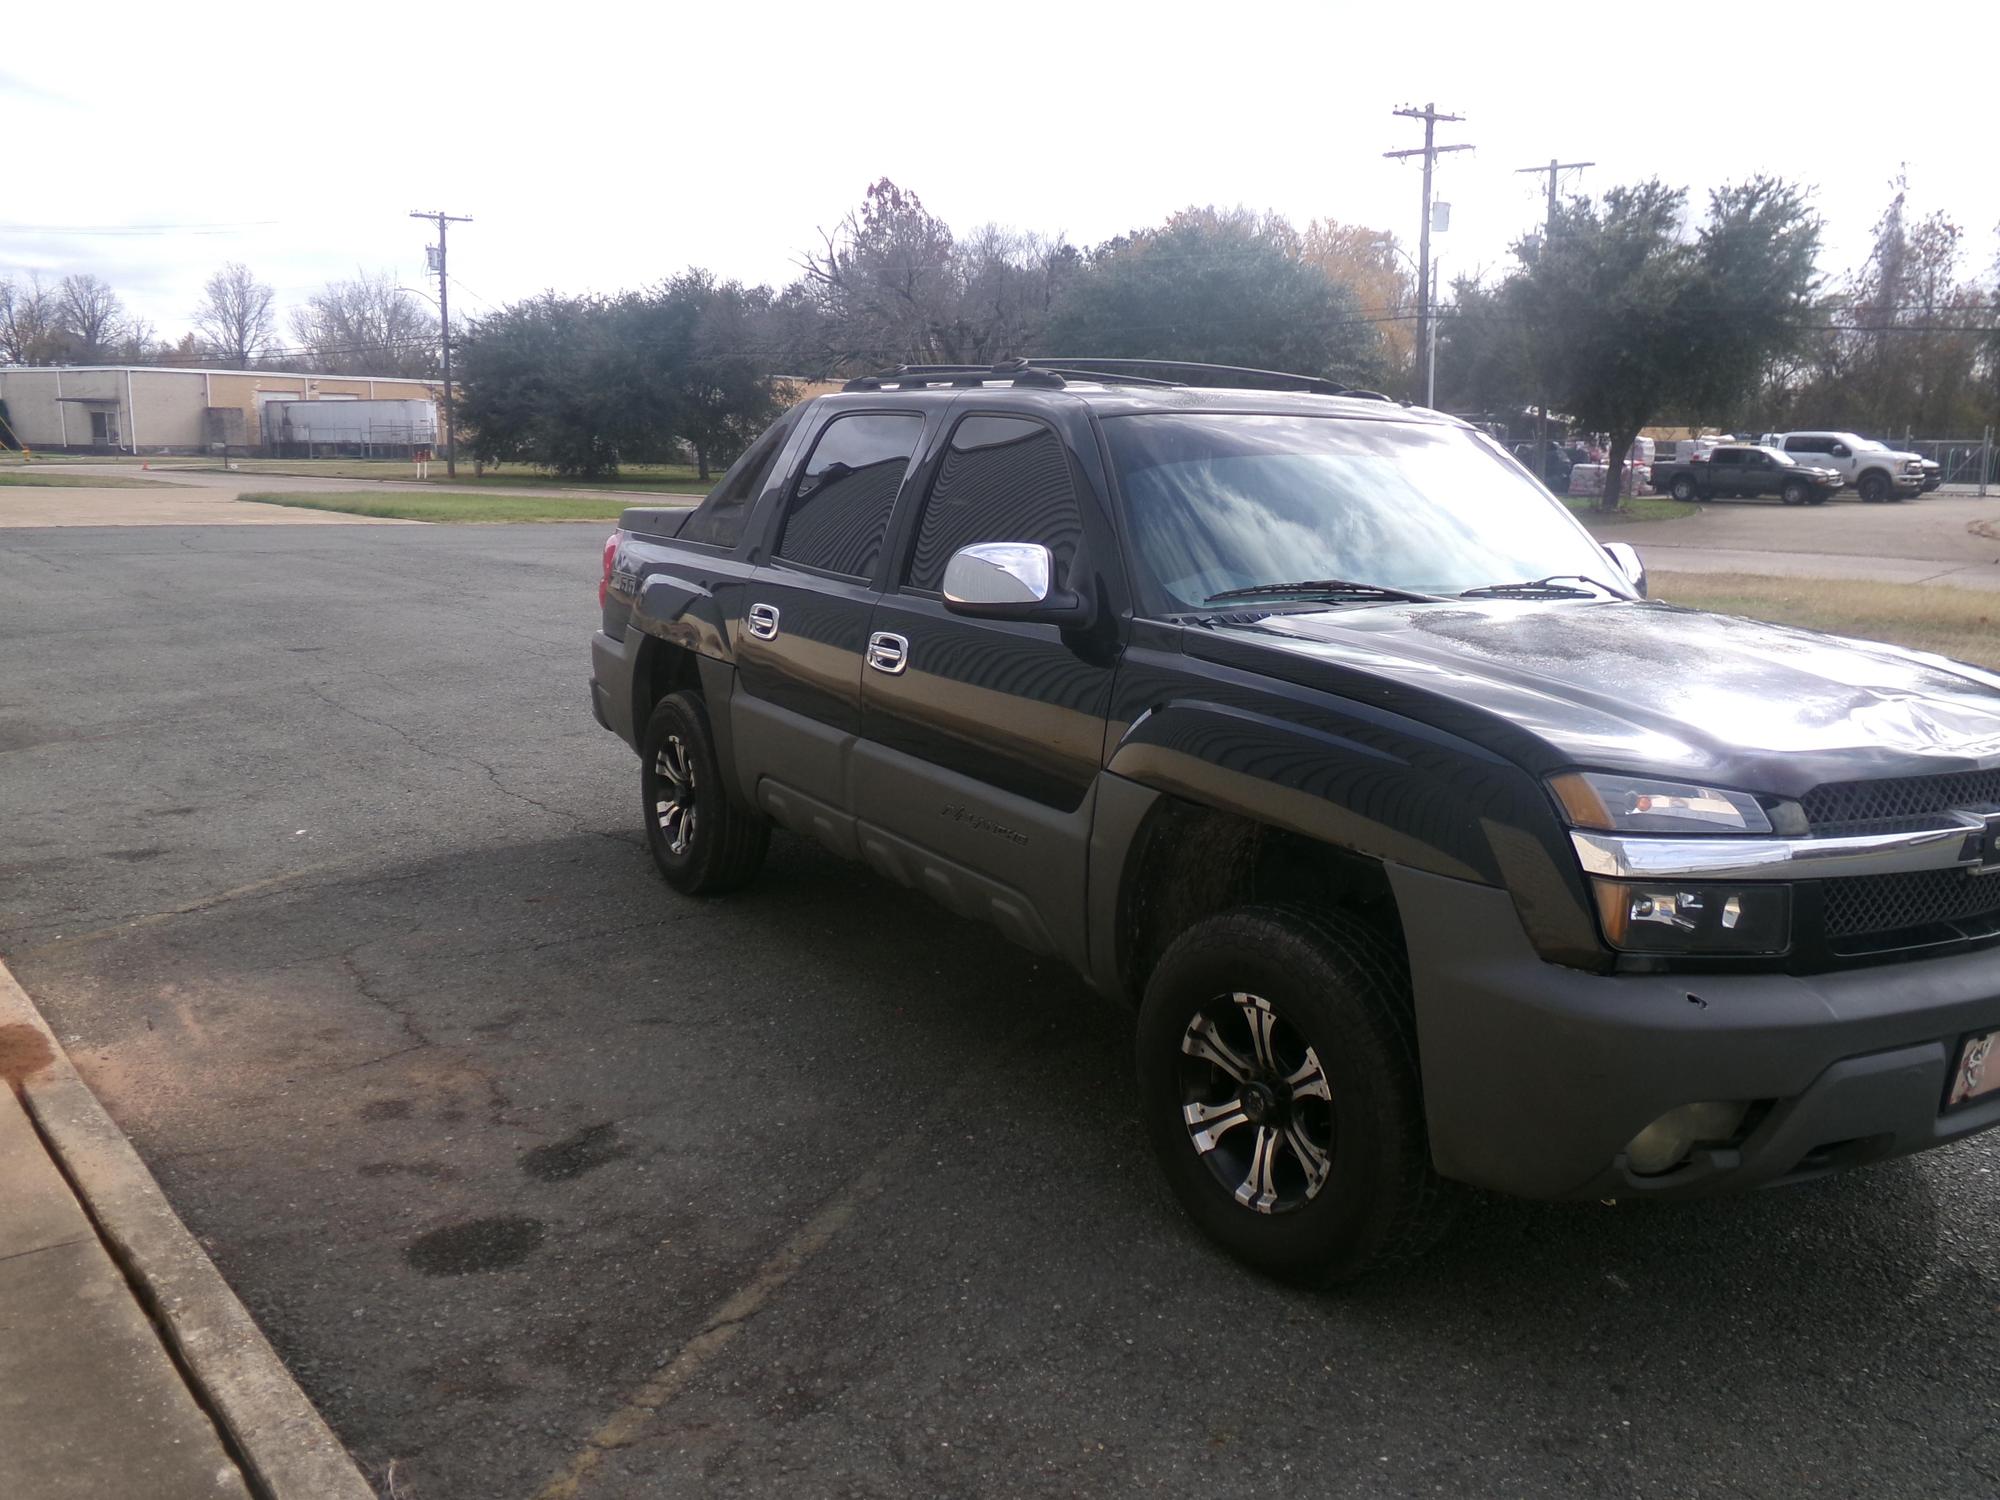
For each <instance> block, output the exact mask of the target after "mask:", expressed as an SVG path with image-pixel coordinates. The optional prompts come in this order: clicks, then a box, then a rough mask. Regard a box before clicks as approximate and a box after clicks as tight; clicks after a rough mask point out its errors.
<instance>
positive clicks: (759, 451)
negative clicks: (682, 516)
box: [680, 414, 797, 547]
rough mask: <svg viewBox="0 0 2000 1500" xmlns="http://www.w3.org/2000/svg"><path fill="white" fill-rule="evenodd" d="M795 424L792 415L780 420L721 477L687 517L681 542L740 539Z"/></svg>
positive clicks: (719, 543)
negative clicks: (751, 508) (720, 480)
mask: <svg viewBox="0 0 2000 1500" xmlns="http://www.w3.org/2000/svg"><path fill="white" fill-rule="evenodd" d="M796 421H797V418H796V417H795V416H793V415H789V414H788V415H786V416H783V417H780V418H779V419H778V420H777V421H776V422H774V423H772V424H771V426H770V428H769V429H768V430H767V431H766V432H765V433H764V435H763V436H762V437H760V438H758V439H757V441H756V442H754V443H752V444H751V445H750V446H749V447H748V448H746V449H744V451H743V456H742V457H741V458H739V459H737V460H736V462H735V463H733V464H731V465H730V466H729V472H728V473H727V474H724V475H723V476H722V482H721V483H720V484H718V485H716V487H715V488H714V489H713V490H711V491H709V495H708V498H707V499H706V500H704V501H702V502H701V504H700V506H699V507H697V508H696V510H695V513H694V514H693V515H691V516H689V517H688V519H687V525H685V526H683V527H682V528H681V533H680V540H682V541H684V542H707V543H709V544H710V545H712V546H716V547H734V546H735V545H736V543H737V541H738V540H739V539H740V538H741V537H742V535H743V523H744V522H745V521H747V520H749V518H750V507H751V506H753V505H755V504H756V503H757V497H758V496H759V495H761V494H763V493H764V485H765V484H766V483H767V482H768V481H769V479H770V477H771V466H772V465H773V464H775V463H777V461H778V454H779V453H780V452H782V451H783V450H784V446H785V438H786V437H787V436H788V435H789V434H790V433H791V430H792V428H793V426H794V425H795V424H796Z"/></svg>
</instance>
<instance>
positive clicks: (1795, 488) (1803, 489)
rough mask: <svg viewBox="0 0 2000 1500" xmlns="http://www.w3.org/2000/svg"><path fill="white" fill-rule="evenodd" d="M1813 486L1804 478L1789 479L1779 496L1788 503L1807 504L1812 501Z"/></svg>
mask: <svg viewBox="0 0 2000 1500" xmlns="http://www.w3.org/2000/svg"><path fill="white" fill-rule="evenodd" d="M1812 497H1813V492H1812V486H1811V485H1809V484H1807V483H1806V482H1805V481H1804V480H1803V479H1792V480H1787V481H1786V483H1785V488H1784V492H1783V493H1782V494H1781V495H1780V496H1779V497H1778V498H1779V499H1781V500H1783V501H1784V502H1785V504H1787V505H1807V504H1810V503H1811V501H1812Z"/></svg>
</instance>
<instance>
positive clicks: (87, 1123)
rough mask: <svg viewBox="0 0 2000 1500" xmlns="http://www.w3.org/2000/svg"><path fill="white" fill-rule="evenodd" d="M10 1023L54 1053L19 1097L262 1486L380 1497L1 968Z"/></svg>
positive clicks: (297, 1494)
mask: <svg viewBox="0 0 2000 1500" xmlns="http://www.w3.org/2000/svg"><path fill="white" fill-rule="evenodd" d="M7 1026H24V1027H29V1028H32V1029H33V1030H34V1031H35V1032H37V1033H39V1034H40V1035H41V1037H42V1038H43V1039H44V1041H46V1042H47V1044H48V1051H49V1056H50V1058H51V1060H50V1061H49V1062H47V1063H45V1064H43V1065H42V1066H40V1067H38V1068H36V1069H34V1070H33V1071H32V1072H30V1073H28V1074H27V1076H25V1077H23V1078H22V1079H20V1080H19V1083H18V1088H19V1092H20V1096H21V1101H22V1103H23V1104H24V1105H25V1106H26V1108H27V1110H28V1113H29V1114H30V1115H31V1116H32V1117H33V1119H34V1122H35V1126H36V1128H37V1129H38V1130H40V1132H41V1133H42V1136H43V1139H44V1140H45V1141H46V1142H47V1144H48V1146H49V1149H50V1151H51V1153H52V1154H53V1155H54V1157H55V1159H56V1164H57V1165H58V1166H59V1167H61V1169H62V1171H63V1173H64V1175H65V1176H67V1177H68V1178H69V1180H70V1183H71V1185H72V1187H73V1188H74V1189H75V1191H76V1195H77V1197H78V1198H80V1199H81V1200H82V1201H83V1205H84V1208H85V1210H86V1211H87V1212H88V1213H89V1215H90V1217H91V1219H92V1220H93V1221H95V1223H96V1225H97V1229H98V1232H99V1234H101V1235H102V1236H103V1238H104V1241H105V1243H106V1244H107V1245H108V1246H109V1247H110V1249H111V1252H112V1254H113V1256H114V1257H115V1258H116V1259H117V1261H118V1262H119V1264H120V1265H121V1266H122V1267H123V1269H124V1271H125V1274H126V1275H127V1277H128V1278H130V1280H131V1281H132V1283H133V1285H134V1286H135V1287H136V1288H137V1289H138V1292H139V1296H140V1299H141V1301H143V1302H144V1303H145V1304H146V1310H147V1311H148V1312H149V1313H150V1314H151V1315H152V1316H153V1319H154V1321H155V1322H156V1323H158V1325H159V1327H160V1330H161V1332H162V1334H163V1335H164V1337H165V1338H166V1340H167V1343H168V1344H169V1346H170V1347H171V1348H172V1349H173V1351H174V1355H175V1357H176V1358H177V1359H178V1360H179V1361H180V1364H181V1367H182V1369H183V1370H185V1371H186V1372H187V1373H188V1375H189V1376H190V1377H191V1381H190V1383H191V1384H192V1385H193V1387H194V1391H195V1395H196V1397H197V1399H199V1400H200V1401H201V1403H202V1405H203V1406H205V1407H206V1408H207V1409H208V1411H209V1414H210V1415H211V1416H212V1417H213V1418H214V1419H215V1421H216V1424H217V1425H218V1426H219V1427H221V1428H222V1430H223V1432H224V1434H225V1435H226V1437H227V1438H228V1440H229V1441H230V1443H231V1444H232V1445H233V1447H234V1448H235V1450H236V1454H237V1456H238V1458H239V1460H240V1461H241V1463H242V1465H243V1468H244V1471H245V1474H246V1477H247V1478H248V1479H249V1480H250V1483H251V1484H252V1486H253V1487H254V1488H255V1489H256V1491H257V1493H258V1494H259V1495H260V1496H262V1497H264V1500H375V1489H374V1486H372V1485H371V1484H369V1483H368V1481H367V1480H366V1479H364V1478H363V1477H362V1475H361V1471H360V1470H359V1469H358V1468H356V1467H355V1464H354V1460H353V1459H352V1458H350V1457H349V1456H348V1453H347V1450H346V1449H345V1448H343V1447H342V1446H341V1444H340V1440H339V1439H338V1438H336V1437H335V1436H334V1435H333V1430H332V1429H331V1428H330V1427H328V1426H327V1425H326V1422H325V1420H324V1419H323V1418H322V1417H321V1416H320V1414H319V1413H318V1412H317V1411H316V1410H314V1408H313V1404H312V1402H310V1401H309V1400H307V1399H306V1394H305V1392H304V1391H302V1390H300V1389H299V1387H298V1383H297V1382H296V1381H294V1380H293V1379H292V1375H291V1372H290V1371H289V1370H287V1369H286V1368H285V1365H284V1361H282V1360H280V1359H279V1358H278V1355H277V1352H276V1351H275V1350H274V1349H272V1347H271V1345H270V1343H269V1341H268V1340H266V1339H265V1337H264V1335H263V1333H262V1331H261V1330H259V1328H258V1327H257V1324H256V1323H255V1321H253V1320H252V1318H251V1316H250V1313H249V1310H248V1309H247V1308H245V1307H244V1306H243V1304H242V1303H241V1302H239V1301H238V1300H237V1298H236V1294H235V1293H234V1292H232V1291H231V1290H230V1289H229V1285H228V1283H226V1282H225V1281H224V1280H223V1279H222V1275H221V1273H220V1272H218V1271H217V1270H216V1269H215V1265H214V1263H213V1262H212V1261H210V1260H209V1258H208V1256H207V1254H206V1253H204V1252H203V1250H202V1248H201V1246H200V1245H199V1244H197V1243H196V1241H195V1238H194V1236H193V1235H192V1234H190V1233H189V1232H188V1229H187V1226H186V1225H184V1224H183V1223H181V1221H180V1218H179V1216H178V1215H176V1214H175V1213H174V1211H173V1209H172V1207H171V1206H169V1205H168V1203H167V1200H166V1195H165V1194H163V1193H162V1192H161V1191H160V1185H159V1184H158V1183H157V1182H155V1181H154V1180H153V1174H152V1173H151V1172H149V1171H147V1170H146V1164H145V1163H144V1162H142V1161H141V1160H139V1154H138V1153H137V1152H136V1151H134V1150H133V1149H132V1143H131V1142H130V1141H128V1140H126V1139H125V1133H124V1132H123V1131H121V1130H120V1129H119V1128H118V1127H117V1125H115V1124H113V1123H112V1120H111V1117H110V1116H109V1115H108V1114H106V1113H105V1112H104V1106H103V1105H101V1104H99V1103H98V1102H97V1097H96V1096H95V1095H94V1094H92V1093H91V1092H90V1088H89V1086H88V1085H86V1084H85V1083H84V1081H83V1079H82V1078H81V1077H79V1076H78V1075H77V1071H76V1069H75V1068H74V1067H73V1066H72V1065H71V1063H70V1060H69V1055H68V1054H67V1053H66V1052H64V1051H63V1048H62V1043H61V1042H59V1041H58V1040H57V1039H56V1036H55V1033H54V1032H52V1031H50V1030H49V1027H48V1023H47V1022H46V1021H44V1020H43V1019H42V1015H41V1012H40V1011H38V1010H36V1009H35V1005H34V1002H33V1001H32V1000H30V999H29V998H28V995H27V992H26V991H25V990H23V989H22V988H21V986H20V985H19V984H17V983H16V982H15V980H14V976H13V975H12V974H11V973H9V972H8V970H7V966H6V965H5V964H4V963H0V1027H7Z"/></svg>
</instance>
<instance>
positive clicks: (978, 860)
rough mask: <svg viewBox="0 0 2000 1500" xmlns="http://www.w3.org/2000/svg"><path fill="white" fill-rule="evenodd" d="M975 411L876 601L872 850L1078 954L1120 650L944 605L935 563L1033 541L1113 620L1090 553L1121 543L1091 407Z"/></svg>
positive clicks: (1103, 555) (981, 911)
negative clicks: (1107, 501)
mask: <svg viewBox="0 0 2000 1500" xmlns="http://www.w3.org/2000/svg"><path fill="white" fill-rule="evenodd" d="M982 405H984V403H982V402H981V401H980V400H978V399H977V398H969V399H968V400H967V401H965V402H961V403H959V404H958V405H957V406H956V407H955V408H954V411H953V421H952V425H951V428H950V431H949V436H948V438H947V440H946V442H945V444H944V447H943V450H942V452H941V453H940V454H939V455H938V457H937V460H936V461H935V462H934V463H931V464H929V465H927V468H928V471H929V472H928V474H927V476H926V479H927V489H926V492H925V493H924V494H923V495H922V497H921V504H920V505H919V506H917V507H915V508H914V509H913V511H912V514H911V515H910V516H909V517H908V518H907V521H906V522H905V523H903V524H900V525H899V526H898V534H899V538H900V540H899V542H898V557H897V566H896V568H895V571H894V574H893V576H892V578H891V579H890V581H889V584H888V587H887V590H886V591H885V593H884V594H883V596H882V599H881V602H880V603H879V604H878V605H877V606H876V609H875V618H874V625H873V628H872V630H871V639H872V641H873V642H874V644H875V649H874V650H873V651H872V652H871V654H870V657H869V661H868V664H867V665H866V666H865V667H864V669H863V671H862V686H861V698H862V738H863V744H862V747H861V749H860V752H859V759H858V763H857V769H856V788H857V811H858V812H859V813H860V815H861V817H862V819H863V820H864V824H865V825H866V826H864V828H863V830H862V839H863V845H864V853H865V854H867V855H868V857H869V858H870V859H871V860H872V861H873V862H875V863H877V864H879V865H882V866H883V867H884V868H886V869H888V870H889V871H890V873H893V874H895V875H897V876H898V877H899V878H902V879H905V880H907V881H909V882H910V883H912V884H917V885H920V886H922V887H923V888H925V889H926V890H928V891H930V892H931V893H932V894H933V895H936V896H938V897H939V898H940V899H941V900H944V901H945V903H946V904H947V905H950V906H953V907H955V908H957V909H960V910H964V911H966V913H967V914H968V915H976V916H981V917H984V918H986V919H987V920H991V921H994V922H995V923H996V924H997V925H999V926H1000V927H1001V928H1002V930H1003V931H1006V932H1007V933H1008V935H1009V936H1010V937H1013V938H1014V939H1015V940H1016V941H1018V942H1022V943H1024V944H1026V945H1027V946H1029V947H1031V948H1036V949H1039V950H1041V951H1048V952H1059V953H1065V954H1068V955H1070V956H1072V957H1080V955H1081V948H1082V941H1083V929H1082V920H1081V919H1082V912H1083V909H1084V900H1083V895H1084V886H1083V881H1084V871H1085V864H1086V856H1087V852H1088V846H1089V833H1090V813H1091V807H1092V799H1093V792H1094V788H1095V784H1096V780H1097V775H1098V771H1099V769H1100V767H1101V765H1102V762H1103V748H1104V722H1105V715H1106V712H1107V710H1108V708H1109V705H1110V699H1111V681H1112V673H1113V670H1114V667H1115V663H1116V654H1115V649H1114V647H1113V645H1112V642H1111V639H1110V638H1108V637H1107V636H1106V635H1105V634H1104V633H1103V632H1102V631H1097V632H1092V633H1090V634H1089V635H1088V636H1087V637H1083V636H1079V635H1078V634H1076V633H1075V632H1068V631H1064V630H1062V629H1059V628H1058V627H1056V626H1054V625H1030V624H1019V623H1009V622H1003V621H997V620H972V619H966V618H964V617H962V616H959V615H954V614H952V613H951V612H950V611H949V610H947V609H946V608H945V605H944V597H943V585H944V570H945V565H946V564H947V563H948V562H949V561H950V558H951V555H952V553H954V552H955V551H957V550H958V549H959V548H961V547H966V546H970V545H972V544H973V543H975V542H1040V543H1042V544H1043V545H1044V546H1046V547H1048V548H1049V550H1050V552H1051V553H1053V554H1054V559H1055V584H1056V587H1058V588H1069V587H1077V586H1078V585H1080V584H1085V583H1086V581H1087V582H1088V586H1089V587H1091V588H1092V589H1093V590H1094V591H1097V593H1098V598H1099V607H1100V612H1101V613H1102V614H1103V615H1104V618H1106V619H1108V618H1109V617H1110V615H1109V612H1110V611H1111V610H1112V609H1113V607H1114V600H1113V599H1112V598H1110V597H1107V596H1106V595H1105V594H1104V593H1103V588H1104V587H1105V586H1106V585H1104V583H1103V580H1102V579H1101V578H1100V576H1099V575H1100V573H1101V572H1103V571H1109V570H1108V569H1105V570H1095V571H1094V570H1093V564H1092V561H1091V559H1093V558H1100V559H1107V560H1108V559H1110V558H1112V557H1115V555H1116V554H1115V551H1114V550H1113V548H1112V544H1111V540H1110V535H1109V530H1108V522H1107V520H1106V516H1105V512H1104V509H1103V507H1102V504H1101V503H1100V501H1099V498H1098V497H1099V496H1100V495H1101V494H1102V493H1103V490H1102V476H1101V474H1100V473H1099V472H1098V471H1097V469H1096V466H1095V459H1096V447H1095V443H1094V440H1093V439H1091V437H1090V429H1089V427H1088V422H1087V418H1082V417H1081V415H1080V414H1078V428H1079V432H1078V434H1072V435H1071V436H1070V437H1069V438H1067V439H1066V437H1065V435H1064V434H1063V433H1062V432H1059V431H1058V430H1057V429H1056V427H1055V426H1054V425H1052V422H1051V420H1049V419H1047V418H1045V417H1044V415H1042V414H1040V413H1031V412H1029V411H1025V410H1018V409H1017V410H1013V411H1009V410H1005V409H1004V408H1002V409H994V408H993V407H990V406H989V407H987V409H984V410H982V409H981V408H982ZM1079 436H1081V437H1082V438H1083V439H1084V441H1083V442H1079V441H1078V438H1079ZM1079 452H1080V453H1082V454H1083V455H1084V456H1083V457H1078V456H1077V455H1078V454H1079ZM1109 586H1110V587H1114V588H1115V587H1116V585H1115V584H1113V585H1109ZM871 839H872V840H873V847H872V848H871V847H870V841H871Z"/></svg>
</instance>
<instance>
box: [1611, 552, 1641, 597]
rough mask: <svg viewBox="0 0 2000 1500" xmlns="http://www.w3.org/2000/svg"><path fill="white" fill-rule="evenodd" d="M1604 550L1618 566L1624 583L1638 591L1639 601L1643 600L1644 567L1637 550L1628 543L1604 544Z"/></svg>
mask: <svg viewBox="0 0 2000 1500" xmlns="http://www.w3.org/2000/svg"><path fill="white" fill-rule="evenodd" d="M1604 550H1605V551H1606V552H1609V553H1610V554H1611V560H1612V561H1613V562H1615V563H1617V564H1618V571H1619V572H1621V573H1623V574H1624V575H1625V581H1626V582H1627V583H1629V584H1631V585H1632V587H1633V588H1635V589H1637V590H1638V591H1639V597H1640V598H1641V599H1643V598H1645V597H1646V565H1645V564H1644V563H1642V562H1640V561H1639V549H1638V548H1637V547H1635V546H1633V545H1632V544H1631V543H1630V542H1606V543H1605V544H1604Z"/></svg>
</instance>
